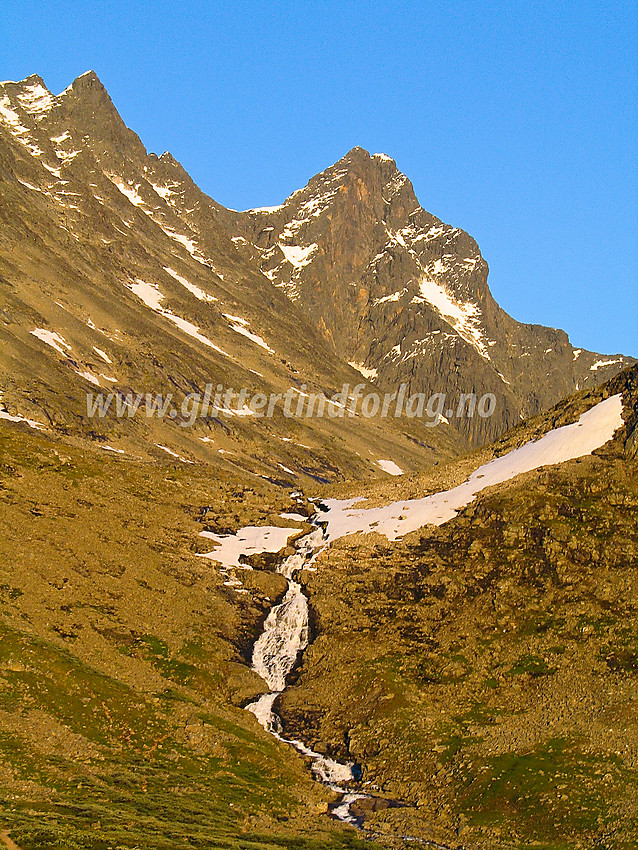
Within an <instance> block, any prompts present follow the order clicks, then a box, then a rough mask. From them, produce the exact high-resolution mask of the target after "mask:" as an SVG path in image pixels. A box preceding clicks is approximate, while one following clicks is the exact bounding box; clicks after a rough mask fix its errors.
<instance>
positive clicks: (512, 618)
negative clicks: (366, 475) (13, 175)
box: [280, 376, 638, 848]
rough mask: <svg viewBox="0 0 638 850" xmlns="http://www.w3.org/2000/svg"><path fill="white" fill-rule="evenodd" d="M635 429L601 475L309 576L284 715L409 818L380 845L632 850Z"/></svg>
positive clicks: (596, 465)
mask: <svg viewBox="0 0 638 850" xmlns="http://www.w3.org/2000/svg"><path fill="white" fill-rule="evenodd" d="M629 383H630V388H631V387H632V389H631V392H630V393H629V392H628V393H627V400H628V399H630V398H633V401H634V402H635V401H636V386H635V384H636V381H635V376H634V378H631V379H630V381H629ZM636 410H638V406H636V408H635V411H634V415H633V416H632V417H631V421H630V427H628V428H626V429H623V431H622V432H619V436H618V439H617V440H616V441H614V443H613V444H612V445H611V446H610V447H609V448H605V449H603V450H601V452H600V453H599V455H600V456H598V457H596V456H594V457H590V458H585V459H582V460H580V461H573V462H570V463H567V464H562V465H560V466H557V467H552V468H549V469H545V470H539V471H537V472H534V473H530V474H528V475H526V476H523V477H521V478H519V479H517V480H516V481H514V482H511V483H510V484H509V485H507V486H505V487H501V488H495V489H493V490H492V491H491V492H490V491H488V492H486V493H485V494H484V495H482V496H481V497H480V498H479V499H478V500H477V502H476V503H474V504H472V505H470V506H469V507H468V508H467V509H466V510H464V511H463V512H462V514H461V515H460V516H459V517H458V518H457V519H455V520H453V521H451V522H449V523H447V524H446V525H444V526H442V527H441V528H438V529H422V530H421V531H418V532H415V533H413V534H411V535H408V536H406V537H405V538H404V539H403V540H402V541H399V542H397V543H393V544H390V543H388V541H387V540H386V539H385V538H380V537H376V536H374V535H368V536H365V537H363V536H358V537H356V538H355V537H353V538H349V539H344V540H341V541H339V542H338V543H337V544H335V545H333V547H331V549H330V550H329V551H328V552H327V553H325V554H324V555H323V556H322V557H321V559H320V560H319V562H318V567H319V568H318V571H317V572H313V573H310V572H308V573H306V574H304V582H305V584H306V587H307V590H308V592H309V595H310V603H311V608H312V610H313V612H314V618H315V623H314V625H315V634H316V638H315V641H314V643H313V645H312V646H311V648H310V649H309V650H308V651H307V652H306V654H305V657H304V662H303V665H302V667H301V668H300V670H299V673H298V677H297V681H296V683H295V684H294V685H293V686H292V687H291V688H289V689H288V690H287V691H286V693H285V694H284V696H283V698H282V699H281V701H280V702H281V706H280V711H281V712H282V714H283V718H284V723H285V726H286V731H287V732H288V733H289V734H298V735H300V736H301V737H304V738H305V739H306V740H308V741H309V743H311V744H314V745H315V746H316V747H318V748H319V749H323V750H327V751H329V752H331V753H333V754H336V755H338V756H341V757H343V756H346V755H347V756H349V757H350V758H355V759H356V760H357V761H359V763H360V764H361V765H362V769H363V778H364V780H365V781H367V782H369V783H371V785H368V786H366V787H368V788H373V789H374V788H375V786H376V787H378V788H379V789H380V790H379V793H380V794H381V796H383V797H385V798H391V799H395V800H400V801H403V802H405V803H407V804H408V806H407V807H406V808H390V809H387V810H385V811H381V812H376V813H374V814H368V815H367V818H366V819H367V823H368V826H369V827H370V828H371V829H372V830H373V831H375V832H377V834H378V833H386V832H387V833H397V832H401V833H408V834H411V835H416V836H421V837H423V838H435V839H437V840H439V841H441V842H442V843H444V844H446V845H448V846H455V847H456V846H461V845H462V846H464V847H484V848H493V847H502V848H523V847H525V848H527V847H530V846H538V847H545V848H565V847H592V846H596V847H608V848H612V847H613V848H620V847H625V848H629V847H633V846H636V844H635V843H636V841H637V840H638V808H637V806H636V799H637V798H638V795H637V793H636V791H637V782H636V767H638V756H637V753H638V725H637V724H636V716H637V715H636V708H637V703H636V682H637V679H636V677H637V676H638V652H637V646H638V609H637V607H636V599H637V598H638V583H637V582H638V576H637V573H636V564H637V563H638V462H637V460H636V457H635V452H636V444H635V433H636V432H635V431H634V437H633V440H632V439H631V438H629V439H626V438H627V437H628V432H630V431H631V428H633V427H635V418H636V417H635V412H636ZM335 587H338V588H339V594H338V595H337V594H335V593H334V588H335Z"/></svg>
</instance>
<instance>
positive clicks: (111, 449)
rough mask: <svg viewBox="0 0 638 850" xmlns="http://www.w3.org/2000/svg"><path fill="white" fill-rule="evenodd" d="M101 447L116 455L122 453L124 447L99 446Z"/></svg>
mask: <svg viewBox="0 0 638 850" xmlns="http://www.w3.org/2000/svg"><path fill="white" fill-rule="evenodd" d="M100 448H101V449H104V451H105V452H115V453H116V454H118V455H123V454H124V449H116V448H114V447H113V446H100Z"/></svg>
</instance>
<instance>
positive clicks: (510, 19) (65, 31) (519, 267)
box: [0, 0, 638, 355]
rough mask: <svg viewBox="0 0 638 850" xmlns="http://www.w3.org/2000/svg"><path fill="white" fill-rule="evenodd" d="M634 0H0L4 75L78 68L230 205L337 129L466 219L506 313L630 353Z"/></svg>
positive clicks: (258, 201) (311, 162) (636, 150)
mask: <svg viewBox="0 0 638 850" xmlns="http://www.w3.org/2000/svg"><path fill="white" fill-rule="evenodd" d="M637 21H638V13H637V12H636V6H635V5H634V4H633V3H630V2H614V0H606V2H590V0H582V2H579V3H575V2H573V0H570V2H563V0H553V2H544V1H543V0H541V2H533V3H530V2H529V0H527V2H518V0H517V2H464V1H463V0H457V2H454V3H447V2H437V3H432V2H418V0H417V2H410V3H404V2H393V3H387V2H380V0H368V2H351V0H341V2H334V0H323V2H316V0H305V2H296V3H292V2H285V0H284V2H279V3H274V2H272V3H266V2H252V0H243V2H236V1H235V0H226V2H223V3H222V2H191V3H188V4H181V3H180V4H178V3H168V2H163V0H156V2H154V3H152V4H149V3H141V2H126V3H123V2H114V3H113V2H111V3H108V4H107V3H99V4H98V3H87V2H81V3H80V2H75V3H68V2H55V3H53V2H50V0H38V2H32V0H21V2H20V3H14V4H9V3H8V2H7V0H3V2H2V8H1V15H0V79H21V78H23V77H25V76H27V75H28V74H31V73H38V74H40V75H41V76H42V77H43V78H44V80H45V82H46V83H47V85H48V86H49V88H50V89H51V90H52V91H54V92H55V93H56V94H57V93H58V92H59V91H61V90H62V89H64V88H65V87H66V86H67V85H68V84H69V83H70V82H71V81H72V80H73V79H74V78H75V77H77V76H78V75H79V74H81V73H82V72H84V71H86V70H88V69H90V68H92V69H94V70H95V71H96V72H97V74H98V76H99V77H100V79H101V80H102V82H103V83H104V84H105V86H106V87H107V89H108V91H109V93H110V94H111V97H112V99H113V101H114V102H115V105H116V106H117V108H118V109H119V111H120V113H121V115H122V117H123V118H124V120H125V121H126V123H127V124H128V125H129V126H130V127H132V128H133V129H134V130H135V131H136V132H137V133H138V135H139V136H140V137H141V139H142V141H143V142H144V144H145V145H146V147H147V148H148V149H149V150H153V151H156V152H158V153H161V152H162V151H164V150H170V151H171V152H172V153H173V155H174V156H175V157H176V158H177V159H179V160H180V161H181V162H182V163H183V165H184V166H185V168H186V169H187V170H188V171H189V172H190V174H191V175H192V176H193V178H194V179H195V181H196V182H197V183H198V184H199V185H200V186H201V187H202V188H203V189H204V190H205V191H206V192H207V193H208V194H210V195H211V196H212V197H213V198H215V199H216V200H217V201H219V202H220V203H223V204H225V205H226V206H230V207H233V208H235V209H245V208H247V207H252V206H261V205H266V204H276V203H280V202H281V201H282V200H283V199H284V198H285V197H286V195H288V194H289V193H290V192H291V191H293V190H294V189H296V188H298V187H299V186H302V185H304V184H305V183H306V182H307V181H308V179H309V178H310V177H311V176H312V175H313V174H315V173H316V172H318V171H320V170H322V169H323V168H325V167H326V166H328V165H330V164H332V163H333V162H334V161H336V160H337V159H339V158H340V157H341V156H343V154H344V153H346V152H347V151H348V150H349V149H350V148H351V147H353V146H354V145H361V146H362V147H364V148H367V149H368V150H370V151H371V152H372V153H374V152H376V151H383V152H385V153H388V154H390V155H391V156H392V157H394V158H395V159H396V161H397V164H398V166H399V168H400V169H401V170H402V171H404V172H405V173H406V174H407V175H408V176H409V177H410V179H411V180H412V182H413V184H414V187H415V190H416V193H417V196H418V197H419V200H420V201H421V203H422V205H423V206H424V207H425V208H426V209H428V210H429V211H430V212H432V213H434V214H435V215H437V216H439V217H440V218H442V219H444V220H445V221H447V222H450V223H452V224H454V225H457V226H459V227H462V228H464V229H465V230H467V231H469V232H470V233H471V234H472V236H474V238H475V239H476V240H477V241H478V243H479V245H480V247H481V250H482V253H483V255H484V257H485V258H486V260H487V261H488V263H489V264H490V278H489V282H490V286H491V289H492V292H493V293H494V295H495V297H496V299H497V300H498V301H499V303H500V304H501V305H502V306H503V307H504V308H505V309H506V310H507V311H508V312H510V313H511V314H512V315H513V316H514V317H515V318H517V319H519V320H521V321H525V322H540V323H543V324H548V325H552V326H555V327H562V328H564V329H565V330H566V331H567V332H568V333H569V334H570V337H571V339H572V342H573V343H574V344H575V345H578V346H582V347H586V348H591V349H594V350H598V351H601V352H605V353H615V352H618V351H621V352H623V353H627V354H633V355H638V331H637V330H636V327H637V325H638V294H637V293H638V279H637V272H636V269H637V267H638V241H637V233H638V202H637V198H638V185H637V184H638V180H637V177H636V162H637V160H638V143H637V139H638V108H637V103H638V84H637V83H636V80H637V78H638V75H637V70H638V69H637V67H636V65H637V62H636V56H638V37H637V33H638V22H637Z"/></svg>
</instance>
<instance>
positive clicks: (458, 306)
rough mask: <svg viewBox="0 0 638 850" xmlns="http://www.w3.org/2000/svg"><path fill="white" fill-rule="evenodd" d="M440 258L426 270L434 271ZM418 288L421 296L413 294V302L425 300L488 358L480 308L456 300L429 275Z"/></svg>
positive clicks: (470, 303) (482, 355)
mask: <svg viewBox="0 0 638 850" xmlns="http://www.w3.org/2000/svg"><path fill="white" fill-rule="evenodd" d="M442 262H443V261H442V260H435V261H434V263H433V264H432V265H431V266H429V267H428V270H429V271H431V272H432V273H435V267H436V268H439V266H437V264H438V263H442ZM419 290H420V292H421V297H419V296H415V298H413V302H417V303H418V302H421V303H422V302H423V301H427V302H428V303H429V304H431V305H432V306H433V307H434V308H435V310H437V311H438V313H439V314H440V315H441V316H442V317H443V318H444V319H445V321H446V322H448V324H449V325H451V327H453V328H454V330H455V331H456V332H457V334H458V335H459V336H460V337H462V338H463V339H464V340H465V341H466V342H469V343H470V345H472V346H473V347H474V348H475V349H476V350H477V351H478V353H479V354H480V355H481V357H484V358H485V359H486V360H489V359H490V358H489V354H488V353H487V348H486V346H485V342H484V339H483V333H482V331H481V329H480V327H479V316H480V310H479V308H478V306H477V305H476V304H474V303H472V302H471V301H457V300H456V299H455V298H454V297H453V296H452V295H451V294H450V293H449V292H448V290H447V289H446V287H445V286H443V284H440V283H437V282H436V281H435V280H433V279H432V278H431V277H427V276H426V277H423V278H422V280H421V282H420V284H419Z"/></svg>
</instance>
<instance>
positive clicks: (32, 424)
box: [0, 402, 46, 429]
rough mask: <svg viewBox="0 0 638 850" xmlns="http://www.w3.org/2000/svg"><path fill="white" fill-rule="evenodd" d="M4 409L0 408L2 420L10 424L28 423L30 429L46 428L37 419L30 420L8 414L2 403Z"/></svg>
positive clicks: (18, 415)
mask: <svg viewBox="0 0 638 850" xmlns="http://www.w3.org/2000/svg"><path fill="white" fill-rule="evenodd" d="M0 404H1V405H2V407H1V408H0V419H6V420H7V421H8V422H26V423H27V425H28V426H29V428H37V429H42V428H45V427H46V426H45V425H43V424H42V422H36V421H35V419H28V418H27V417H26V416H21V415H20V414H19V413H17V414H16V415H15V416H13V415H12V414H11V413H8V412H7V410H6V408H5V407H4V405H3V404H2V402H0Z"/></svg>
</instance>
